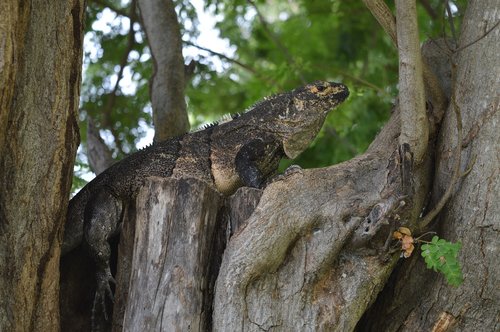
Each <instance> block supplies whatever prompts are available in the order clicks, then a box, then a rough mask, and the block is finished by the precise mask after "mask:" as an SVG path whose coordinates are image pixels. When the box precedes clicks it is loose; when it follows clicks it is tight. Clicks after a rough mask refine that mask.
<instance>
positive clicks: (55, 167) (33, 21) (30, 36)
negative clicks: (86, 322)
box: [0, 0, 84, 331]
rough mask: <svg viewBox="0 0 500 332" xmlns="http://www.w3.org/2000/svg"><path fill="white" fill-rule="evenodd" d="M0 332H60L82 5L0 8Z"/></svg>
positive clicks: (59, 3) (75, 135) (7, 3)
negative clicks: (63, 247) (61, 267)
mask: <svg viewBox="0 0 500 332" xmlns="http://www.w3.org/2000/svg"><path fill="white" fill-rule="evenodd" d="M0 12H1V13H2V14H1V15H2V19H1V20H0V59H1V60H0V330H1V331H57V330H58V329H59V321H58V317H59V305H58V303H59V294H58V292H59V285H58V280H59V255H60V242H61V238H62V228H63V227H62V226H63V223H64V221H65V218H66V207H67V202H68V198H69V191H70V187H71V175H72V169H73V162H74V158H75V153H76V148H77V145H78V126H77V124H76V118H77V110H78V102H79V88H80V77H81V61H82V40H83V24H82V19H83V13H84V6H83V2H80V1H53V0H52V1H21V2H19V1H17V0H15V1H13V0H6V1H2V2H1V3H0Z"/></svg>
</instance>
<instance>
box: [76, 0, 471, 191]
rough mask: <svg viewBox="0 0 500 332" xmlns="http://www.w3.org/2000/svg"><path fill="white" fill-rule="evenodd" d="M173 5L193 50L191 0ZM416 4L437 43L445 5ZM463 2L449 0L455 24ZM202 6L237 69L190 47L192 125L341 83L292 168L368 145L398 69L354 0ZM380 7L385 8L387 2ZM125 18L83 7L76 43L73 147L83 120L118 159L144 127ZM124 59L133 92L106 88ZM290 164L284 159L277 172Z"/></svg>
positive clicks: (99, 0) (80, 163) (126, 11)
mask: <svg viewBox="0 0 500 332" xmlns="http://www.w3.org/2000/svg"><path fill="white" fill-rule="evenodd" d="M174 2H175V3H176V7H177V12H178V17H179V20H180V23H181V27H182V34H183V36H182V38H183V40H184V41H186V42H187V43H186V45H185V46H186V47H190V48H191V49H193V46H189V45H188V43H189V44H195V45H197V44H202V41H198V40H197V36H198V35H199V31H198V30H197V29H198V18H197V12H196V10H195V9H194V6H193V5H192V4H191V3H190V1H187V0H182V1H174ZM425 2H426V3H428V4H429V5H430V6H431V7H432V10H433V11H434V13H433V12H432V10H431V11H430V10H429V9H425V8H424V7H423V6H420V5H419V6H418V14H419V24H420V28H421V37H422V40H424V39H427V38H429V37H441V36H442V35H443V34H444V33H445V31H444V30H443V29H444V28H443V27H445V26H446V24H445V15H444V12H445V9H444V2H443V1H439V0H435V1H431V0H429V1H425ZM465 2H466V1H455V2H454V3H453V5H456V7H457V12H456V14H455V16H456V18H458V19H459V18H460V16H461V15H463V11H464V10H465ZM419 3H420V2H419ZM204 4H205V10H206V11H208V12H210V13H212V14H213V15H215V17H216V18H217V24H216V28H217V29H218V30H219V32H220V37H221V38H224V39H226V40H227V41H228V43H229V45H231V50H234V54H232V55H231V56H230V58H232V59H233V60H236V61H237V62H239V63H241V64H244V65H245V68H244V67H242V66H240V65H238V64H237V63H236V62H235V61H229V60H227V59H225V58H220V57H218V56H217V55H214V54H213V53H210V52H207V51H203V50H197V55H196V56H194V58H193V59H191V58H186V63H188V62H189V61H190V60H195V61H196V62H197V67H196V71H195V74H194V76H193V77H192V79H191V81H190V83H189V84H188V86H187V89H186V101H187V104H188V112H189V115H190V119H191V120H192V126H193V127H196V126H199V125H200V124H202V123H203V122H210V121H213V120H215V119H217V118H219V117H220V116H221V115H224V114H227V113H235V112H242V111H244V110H245V109H246V108H248V107H249V106H251V105H252V104H253V103H254V102H256V101H258V100H260V99H262V98H263V97H265V96H268V95H271V94H273V93H277V92H280V91H284V90H289V89H292V88H295V87H297V86H299V85H302V84H303V81H307V82H310V81H315V80H331V81H340V82H343V83H345V84H346V85H348V86H349V88H350V90H351V95H350V98H349V99H348V100H347V102H345V103H344V104H343V105H342V106H341V107H340V108H339V109H337V110H336V111H335V112H333V114H331V115H330V116H329V118H328V119H327V122H326V124H325V126H324V128H323V130H322V132H321V133H320V135H319V136H318V138H317V140H316V141H315V142H314V143H313V144H312V145H311V147H310V148H309V149H308V150H307V151H305V152H304V153H303V154H302V155H301V156H299V157H298V159H297V160H294V161H293V163H296V164H299V165H301V166H302V167H320V166H326V165H331V164H334V163H338V162H341V161H344V160H347V159H350V158H352V157H353V156H355V155H357V154H359V153H361V152H363V151H364V150H365V149H366V148H367V147H368V145H369V144H370V142H371V140H372V139H373V137H374V136H375V135H376V134H377V132H378V131H379V130H380V128H381V127H382V126H383V124H384V123H385V121H386V120H387V119H388V117H389V115H390V109H391V107H392V106H391V105H392V104H393V103H394V102H395V99H396V97H397V71H398V62H397V51H396V49H395V48H394V46H393V45H392V43H391V41H390V39H389V38H388V36H386V35H385V33H384V32H383V30H382V29H381V28H380V27H379V25H378V23H377V22H376V21H375V19H374V18H373V17H372V16H371V14H370V13H369V11H368V10H367V9H366V8H365V7H364V5H363V3H362V2H361V1H349V0H343V1H338V0H337V1H335V0H315V1H312V0H288V1H283V0H281V1H277V0H274V1H264V0H256V1H253V2H251V1H247V0H225V1H223V0H208V1H205V2H204ZM388 4H389V5H390V6H393V2H392V1H390V2H388ZM255 8H257V9H258V12H259V13H260V14H261V15H262V17H263V18H264V20H265V22H263V21H262V19H260V17H259V15H258V14H257V12H256V10H255ZM103 12H108V13H112V15H114V17H115V19H114V21H113V22H112V23H111V24H108V26H107V27H106V28H105V29H102V28H101V29H99V28H98V26H99V25H98V24H97V22H99V19H100V18H101V17H102V15H103ZM130 13H132V8H131V5H130V2H127V1H120V0H89V1H88V7H87V19H86V37H85V41H86V42H87V43H88V44H87V45H90V46H87V48H86V49H87V51H86V53H85V59H84V75H83V86H82V90H81V111H80V128H81V137H82V143H85V141H86V125H87V119H88V116H90V117H92V118H93V119H94V121H95V122H96V124H97V126H98V127H99V128H100V130H101V135H102V136H104V137H105V141H106V143H108V144H109V146H110V148H111V149H112V150H113V155H114V157H115V158H118V159H119V158H122V157H123V156H124V155H125V154H128V153H130V152H133V151H134V150H136V147H135V146H136V143H137V142H138V141H139V140H140V139H141V138H142V137H143V136H144V135H145V133H146V129H145V128H146V127H147V126H152V123H151V122H152V120H151V118H152V117H151V108H150V103H149V91H148V80H149V78H150V77H151V74H152V65H151V59H150V58H151V57H150V54H149V48H148V46H147V43H146V38H145V35H144V33H143V32H142V30H141V26H140V24H139V23H137V19H135V21H136V22H135V23H133V24H132V28H133V30H134V31H133V35H134V43H133V44H132V45H130V44H129V43H128V38H129V37H128V34H129V29H130V19H129V17H128V16H130ZM433 14H435V15H433ZM433 16H434V17H433ZM457 21H458V20H457ZM457 29H459V27H457ZM203 46H205V47H206V45H205V44H203ZM127 49H129V50H127ZM195 49H196V48H195ZM128 51H130V52H128ZM124 58H125V59H126V66H125V67H124V71H125V73H126V75H128V77H129V78H130V79H131V81H132V82H133V88H130V87H129V89H126V88H124V87H123V86H118V88H117V89H116V91H114V89H115V87H114V85H115V83H114V82H116V77H117V73H118V72H119V71H120V63H121V62H122V61H123V59H124ZM221 63H222V66H221ZM220 67H222V69H220ZM130 90H132V91H130ZM112 95H114V96H113V97H112ZM110 98H112V102H111V101H110ZM139 124H141V125H139ZM290 163H292V161H287V162H284V163H283V165H282V167H286V166H287V165H289V164H290ZM76 165H77V166H76V169H75V170H76V172H75V174H76V178H75V181H74V186H75V187H80V186H81V185H82V184H83V183H84V181H83V180H82V179H81V175H82V174H83V173H85V172H88V166H87V163H86V158H85V154H84V152H83V150H82V149H80V152H79V154H78V160H77V163H76Z"/></svg>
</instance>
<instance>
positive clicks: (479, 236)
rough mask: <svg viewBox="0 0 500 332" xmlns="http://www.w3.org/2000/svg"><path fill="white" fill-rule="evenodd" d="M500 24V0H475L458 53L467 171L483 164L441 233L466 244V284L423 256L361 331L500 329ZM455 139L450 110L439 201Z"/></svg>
mask: <svg viewBox="0 0 500 332" xmlns="http://www.w3.org/2000/svg"><path fill="white" fill-rule="evenodd" d="M499 21H500V12H499V11H498V2H497V1H494V0H488V1H470V2H469V5H468V8H467V11H466V13H465V17H464V20H463V26H462V32H461V35H460V40H459V43H458V50H459V51H457V52H455V53H454V54H452V58H453V61H454V63H455V65H456V66H455V70H454V82H453V83H454V86H453V87H452V88H453V90H454V95H455V100H456V105H454V103H451V106H450V107H458V108H459V109H460V111H461V114H462V118H463V125H464V128H463V131H464V139H463V141H462V142H461V144H462V147H463V148H464V151H463V153H462V160H461V164H462V169H463V168H465V167H466V166H467V165H469V164H470V163H471V162H472V160H474V159H475V160H476V161H475V163H474V166H473V168H472V170H471V172H470V173H469V174H468V175H467V176H466V177H464V178H463V179H462V180H461V181H460V183H459V187H458V188H457V190H456V191H455V192H454V196H453V197H452V198H451V200H450V201H449V202H448V204H447V205H446V207H445V209H444V210H443V212H442V214H441V216H440V218H439V226H438V228H437V229H436V230H437V231H438V232H439V235H440V236H441V237H443V238H446V239H448V240H450V241H461V242H462V250H461V254H460V257H459V259H460V261H461V263H462V266H463V273H464V283H463V284H462V285H461V286H460V287H458V288H453V287H450V286H448V285H447V284H446V282H445V280H444V278H442V277H441V276H439V275H436V274H435V273H433V272H432V271H428V270H426V269H425V267H424V264H423V262H422V260H421V258H420V257H418V256H416V257H413V258H412V259H411V260H408V261H406V262H404V263H403V264H402V265H401V266H400V267H399V268H398V269H397V270H396V271H395V272H394V274H393V276H392V277H391V283H389V284H388V285H387V286H386V288H385V289H384V291H383V292H382V294H381V296H380V298H379V299H378V300H377V302H376V303H375V304H374V305H373V307H372V309H371V310H370V311H369V312H368V313H367V315H366V317H365V318H364V319H363V320H362V323H363V325H364V326H370V329H368V328H366V329H362V330H371V331H373V330H380V331H431V330H432V331H447V330H451V329H453V330H455V331H474V330H476V331H498V330H499V329H500V321H499V319H498V318H499V317H500V288H499V287H498V285H499V282H500V281H499V276H500V271H499V265H498V257H499V255H500V238H499V236H498V232H499V230H500V205H499V204H498V198H499V197H500V181H499V179H500V169H499V167H498V165H499V161H500V160H499V156H500V130H499V129H498V127H499V122H500V112H499V110H500V105H499V103H500V97H499V93H498V91H500V66H499V62H498V54H500V29H499V27H498V22H499ZM495 25H496V28H494V27H495ZM492 28H493V30H491V29H492ZM490 30H491V32H489V33H488V34H487V35H485V34H486V33H487V32H488V31H490ZM483 36H484V38H481V37H483ZM478 39H479V40H478ZM450 53H451V52H450ZM456 144H457V128H456V121H455V116H454V113H453V112H452V111H451V109H450V110H449V111H448V112H447V113H446V117H445V119H444V121H443V125H442V128H441V131H440V135H439V145H438V148H437V150H436V155H437V167H436V174H435V180H434V186H433V187H434V189H433V196H434V197H433V201H434V202H436V201H437V200H438V199H439V198H440V196H441V195H442V194H443V192H444V191H445V190H446V187H447V186H448V184H449V183H450V181H451V178H450V175H451V174H452V170H453V162H454V159H455V156H454V153H453V151H454V149H455V147H456ZM416 290H418V291H416ZM380 317H391V319H390V320H381V319H380Z"/></svg>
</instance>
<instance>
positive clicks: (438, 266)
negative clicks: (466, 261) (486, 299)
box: [421, 236, 463, 286]
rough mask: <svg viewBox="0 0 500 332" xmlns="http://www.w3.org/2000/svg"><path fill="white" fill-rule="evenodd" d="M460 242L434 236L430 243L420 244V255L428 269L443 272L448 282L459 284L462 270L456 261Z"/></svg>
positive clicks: (454, 284)
mask: <svg viewBox="0 0 500 332" xmlns="http://www.w3.org/2000/svg"><path fill="white" fill-rule="evenodd" d="M461 246H462V244H461V243H460V242H457V243H453V242H448V241H446V240H444V239H440V238H439V237H437V236H434V237H433V238H432V240H431V242H430V243H427V244H424V245H422V253H421V255H422V257H423V258H424V260H425V263H426V264H427V268H428V269H433V270H434V271H437V272H441V273H443V274H444V276H445V278H446V280H447V282H448V284H450V285H452V286H459V285H460V284H461V283H462V282H463V276H462V270H461V267H460V263H459V262H458V259H457V257H458V252H459V250H460V248H461Z"/></svg>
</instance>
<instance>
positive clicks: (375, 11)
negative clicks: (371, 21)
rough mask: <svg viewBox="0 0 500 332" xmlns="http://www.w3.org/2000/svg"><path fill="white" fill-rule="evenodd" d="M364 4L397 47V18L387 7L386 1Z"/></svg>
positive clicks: (372, 1) (373, 1)
mask: <svg viewBox="0 0 500 332" xmlns="http://www.w3.org/2000/svg"><path fill="white" fill-rule="evenodd" d="M363 3H364V4H365V6H366V8H368V9H369V10H370V12H371V13H372V15H373V17H375V19H376V20H377V21H378V23H379V24H380V25H381V26H382V28H383V29H384V31H385V32H386V33H387V34H388V35H389V37H391V40H392V42H393V43H394V45H396V46H397V44H398V42H397V37H396V18H395V17H394V15H392V12H391V10H390V9H389V7H387V4H386V3H385V2H384V0H363Z"/></svg>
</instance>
